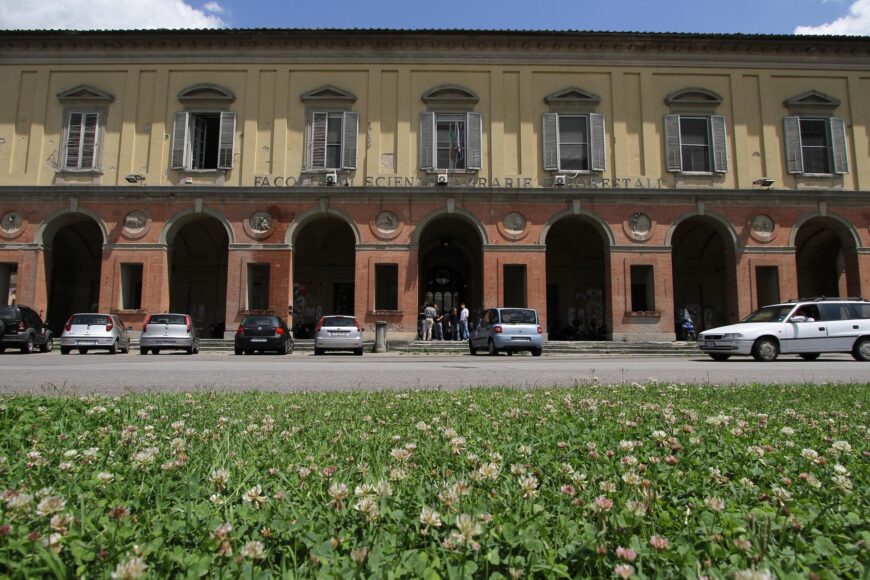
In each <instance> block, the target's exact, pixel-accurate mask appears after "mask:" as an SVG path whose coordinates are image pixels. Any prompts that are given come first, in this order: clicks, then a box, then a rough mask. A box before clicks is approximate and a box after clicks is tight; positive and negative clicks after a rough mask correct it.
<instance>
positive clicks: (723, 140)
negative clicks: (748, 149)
mask: <svg viewBox="0 0 870 580" xmlns="http://www.w3.org/2000/svg"><path fill="white" fill-rule="evenodd" d="M726 131H727V129H726V126H725V117H723V116H722V115H712V116H711V117H710V132H711V133H712V135H713V171H715V172H716V173H726V172H727V171H728V135H727V133H726Z"/></svg>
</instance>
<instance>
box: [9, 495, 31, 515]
mask: <svg viewBox="0 0 870 580" xmlns="http://www.w3.org/2000/svg"><path fill="white" fill-rule="evenodd" d="M32 503H33V496H32V495H30V494H27V493H17V494H15V495H13V496H12V497H10V498H9V499H7V500H6V509H8V510H9V511H13V512H22V511H24V510H26V509H28V508H29V507H30V504H32Z"/></svg>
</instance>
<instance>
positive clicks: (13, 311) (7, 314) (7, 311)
mask: <svg viewBox="0 0 870 580" xmlns="http://www.w3.org/2000/svg"><path fill="white" fill-rule="evenodd" d="M18 312H19V311H18V309H17V308H15V307H14V306H0V318H2V319H3V320H18Z"/></svg>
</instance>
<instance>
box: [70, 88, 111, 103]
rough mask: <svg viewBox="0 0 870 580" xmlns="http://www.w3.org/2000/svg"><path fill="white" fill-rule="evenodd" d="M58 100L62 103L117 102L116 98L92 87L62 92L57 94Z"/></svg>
mask: <svg viewBox="0 0 870 580" xmlns="http://www.w3.org/2000/svg"><path fill="white" fill-rule="evenodd" d="M57 100H59V101H60V102H61V103H81V102H90V103H93V102H100V103H111V102H113V101H114V100H115V96H114V95H112V94H111V93H108V92H106V91H104V90H102V89H98V88H97V87H94V86H91V85H78V86H76V87H73V88H71V89H67V90H65V91H60V92H59V93H58V94H57Z"/></svg>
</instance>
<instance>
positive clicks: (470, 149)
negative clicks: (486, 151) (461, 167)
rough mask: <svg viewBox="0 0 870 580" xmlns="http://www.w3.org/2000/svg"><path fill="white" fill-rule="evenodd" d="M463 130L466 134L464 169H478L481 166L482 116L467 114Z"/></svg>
mask: <svg viewBox="0 0 870 580" xmlns="http://www.w3.org/2000/svg"><path fill="white" fill-rule="evenodd" d="M466 119H467V120H466V123H465V130H466V133H467V134H468V141H467V142H466V147H465V149H466V152H465V159H466V161H465V168H466V169H480V168H481V166H482V165H483V114H481V113H467V114H466Z"/></svg>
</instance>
